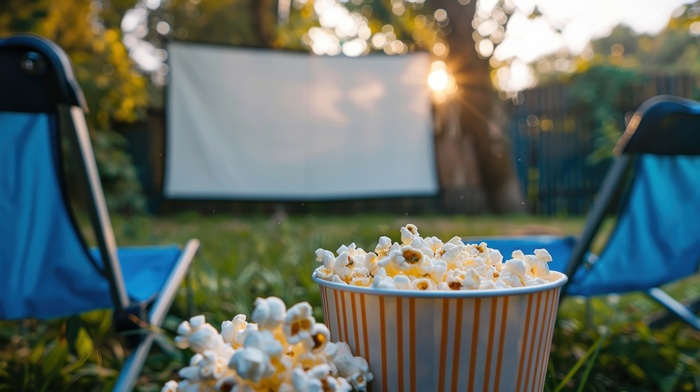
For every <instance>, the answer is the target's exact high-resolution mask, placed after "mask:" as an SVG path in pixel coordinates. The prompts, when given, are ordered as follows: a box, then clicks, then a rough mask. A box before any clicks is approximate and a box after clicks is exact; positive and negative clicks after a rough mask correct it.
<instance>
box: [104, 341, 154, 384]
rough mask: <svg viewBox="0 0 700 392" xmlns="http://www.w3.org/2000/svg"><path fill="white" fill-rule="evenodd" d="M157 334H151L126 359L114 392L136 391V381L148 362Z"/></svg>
mask: <svg viewBox="0 0 700 392" xmlns="http://www.w3.org/2000/svg"><path fill="white" fill-rule="evenodd" d="M155 334H156V333H155V332H149V333H148V334H147V335H146V336H145V337H144V338H143V341H142V342H141V344H139V345H138V347H136V348H135V349H134V351H133V352H132V353H131V355H129V357H128V358H127V359H126V361H125V362H124V366H123V367H122V370H121V372H119V378H117V383H116V384H115V385H114V392H130V391H132V390H133V389H134V385H135V384H136V379H137V378H138V377H139V375H140V374H141V369H142V368H143V364H144V363H145V362H146V358H147V357H148V352H149V351H150V350H151V346H152V345H153V340H154V339H155Z"/></svg>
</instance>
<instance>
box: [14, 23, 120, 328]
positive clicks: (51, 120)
mask: <svg viewBox="0 0 700 392" xmlns="http://www.w3.org/2000/svg"><path fill="white" fill-rule="evenodd" d="M0 86H2V89H1V90H0V167H2V174H0V319H17V318H28V317H31V318H52V317H58V316H64V315H68V314H75V313H79V312H83V311H86V310H91V309H96V308H107V307H112V308H115V309H117V310H121V309H123V308H125V307H127V306H128V305H129V299H128V297H127V295H126V290H125V288H124V283H123V279H122V276H121V269H120V266H119V260H118V259H117V255H116V244H115V240H114V235H113V233H112V229H111V223H110V221H109V216H108V214H107V208H106V204H105V200H104V195H103V194H102V188H101V185H100V181H99V177H98V174H97V167H96V164H95V160H94V155H93V152H92V147H91V144H90V139H89V135H88V131H87V126H86V123H85V117H84V112H83V110H82V108H86V107H85V102H84V98H83V94H82V91H81V90H80V88H79V87H78V84H77V83H76V81H75V79H74V77H73V71H72V66H71V63H70V60H69V59H68V57H67V55H66V54H65V52H63V50H62V49H61V48H59V47H58V46H56V45H55V44H53V43H52V42H50V41H48V40H46V39H43V38H41V37H37V36H33V35H19V36H13V37H10V38H5V39H0ZM61 124H67V125H68V126H66V127H65V129H63V128H61V130H62V131H63V130H65V131H66V135H67V136H68V137H67V138H65V139H66V140H65V141H67V142H69V143H70V144H71V145H72V147H73V149H72V151H73V152H74V155H75V157H74V158H77V160H78V161H79V165H78V168H77V170H76V171H77V173H76V174H77V178H78V179H79V181H81V182H83V183H84V184H85V187H86V189H87V190H88V193H89V197H88V201H87V209H88V212H89V215H90V219H91V221H92V223H93V228H94V230H95V236H96V239H97V243H98V245H99V248H100V253H101V259H102V260H104V262H98V261H96V260H95V259H94V258H92V257H90V255H89V253H88V250H87V247H86V244H85V242H84V241H83V239H82V237H81V235H80V231H79V229H78V226H77V223H76V220H75V219H74V217H73V215H72V211H71V208H70V205H69V203H68V199H67V189H66V186H65V181H64V178H63V170H62V156H61V154H62V153H61V151H62V149H61V143H62V142H64V140H63V139H62V138H61V137H60V136H61V135H60V132H59V126H60V125H61Z"/></svg>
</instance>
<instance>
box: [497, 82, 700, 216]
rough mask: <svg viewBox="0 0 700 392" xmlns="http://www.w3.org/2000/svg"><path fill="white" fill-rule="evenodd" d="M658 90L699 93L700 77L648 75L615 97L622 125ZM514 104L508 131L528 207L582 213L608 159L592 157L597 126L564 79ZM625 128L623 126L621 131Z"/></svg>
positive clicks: (688, 94)
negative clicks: (582, 108)
mask: <svg viewBox="0 0 700 392" xmlns="http://www.w3.org/2000/svg"><path fill="white" fill-rule="evenodd" d="M660 94H671V95H676V96H681V97H686V98H695V99H698V98H700V77H697V76H690V75H678V76H661V75H647V76H646V77H645V78H644V80H643V81H640V82H639V83H638V84H635V85H634V86H633V87H632V88H630V89H627V90H625V93H624V94H623V95H621V96H619V97H617V98H616V100H615V101H616V103H615V109H616V112H617V113H618V114H619V118H618V119H617V120H618V122H619V124H620V128H622V124H625V123H626V121H625V117H627V118H629V116H630V115H631V114H632V113H633V112H634V111H635V110H636V109H637V108H638V107H639V105H641V104H642V103H643V102H644V101H645V100H647V99H649V98H651V97H653V96H655V95H660ZM520 98H521V99H519V101H520V102H519V104H513V105H512V106H511V107H510V122H509V127H508V133H509V136H510V140H511V143H512V151H513V159H514V163H515V168H516V171H517V174H518V177H519V180H520V184H521V187H522V189H523V192H524V196H525V200H526V204H527V206H528V209H529V210H530V211H531V212H533V213H535V214H539V215H558V214H566V215H583V214H586V212H587V211H588V208H589V207H590V205H591V203H592V201H593V198H594V196H595V193H596V191H597V190H598V188H599V186H600V183H601V181H602V179H603V176H604V175H605V172H606V170H607V167H608V164H609V161H604V162H598V163H592V162H591V159H589V157H590V155H591V153H592V152H593V151H594V149H595V147H596V146H595V140H596V138H597V137H598V136H599V135H598V130H596V129H595V125H594V123H593V121H592V118H591V113H588V112H586V111H583V110H580V108H578V107H577V105H576V102H574V99H573V98H572V97H571V94H570V93H569V91H568V90H567V86H566V85H562V84H555V85H549V86H543V87H539V88H536V89H532V90H528V91H525V92H524V93H523V94H522V96H521V97H520ZM622 130H623V129H620V131H622Z"/></svg>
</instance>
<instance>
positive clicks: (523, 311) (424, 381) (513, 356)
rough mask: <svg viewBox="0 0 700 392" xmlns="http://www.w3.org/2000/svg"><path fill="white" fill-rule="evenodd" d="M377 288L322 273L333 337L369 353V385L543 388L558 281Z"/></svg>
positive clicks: (355, 350) (447, 388)
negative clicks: (474, 286)
mask: <svg viewBox="0 0 700 392" xmlns="http://www.w3.org/2000/svg"><path fill="white" fill-rule="evenodd" d="M551 274H552V275H551V276H552V278H553V279H552V281H551V282H550V283H546V284H543V285H538V286H529V287H519V288H510V289H497V290H474V291H399V290H375V289H371V288H367V287H358V286H349V285H343V284H338V283H332V282H328V281H324V280H321V279H318V278H316V277H315V276H314V280H315V281H316V282H317V283H318V284H319V285H320V289H321V302H322V304H323V314H324V319H325V323H326V325H327V326H328V328H329V329H330V331H331V338H332V340H333V341H344V342H346V343H348V345H349V346H350V348H351V349H352V351H353V353H354V354H355V355H360V356H362V357H364V358H365V359H366V360H367V362H368V363H369V366H370V371H371V372H372V374H373V375H374V379H373V381H372V382H371V384H370V387H371V390H372V391H398V392H403V391H407V392H408V391H410V392H413V391H416V392H420V391H541V390H542V389H543V388H544V381H545V376H546V371H547V362H548V359H549V349H550V346H551V343H552V336H553V333H554V323H555V320H556V314H557V305H558V303H559V293H560V291H561V287H562V286H563V285H564V284H565V283H566V281H567V278H566V276H565V275H564V274H561V273H559V272H554V271H552V272H551Z"/></svg>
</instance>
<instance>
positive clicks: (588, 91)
mask: <svg viewBox="0 0 700 392" xmlns="http://www.w3.org/2000/svg"><path fill="white" fill-rule="evenodd" d="M645 79H646V77H645V76H644V75H643V74H642V73H640V72H639V71H637V70H634V69H628V68H622V67H616V66H612V65H605V64H601V65H595V66H593V67H591V68H589V69H588V70H587V71H586V72H584V73H581V74H577V75H574V76H573V77H571V79H570V81H569V89H568V91H567V92H568V95H569V97H570V98H571V100H572V103H573V108H574V110H576V111H578V112H579V113H586V114H587V115H588V116H589V118H588V120H589V121H588V123H589V126H590V129H589V130H588V132H590V133H591V134H592V135H594V137H595V142H594V144H595V150H594V151H593V152H592V153H591V155H590V156H589V161H590V162H591V163H592V164H596V163H599V162H601V161H604V160H607V159H609V158H611V157H612V150H613V147H614V146H615V144H616V143H617V141H618V140H619V139H620V135H621V134H622V132H623V130H624V129H625V110H624V109H623V107H624V106H625V105H626V104H627V105H628V104H629V103H628V102H625V101H624V98H625V97H627V96H628V95H629V91H631V90H633V89H635V88H636V87H638V86H641V85H643V83H644V82H645ZM582 131H585V130H580V132H582Z"/></svg>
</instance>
